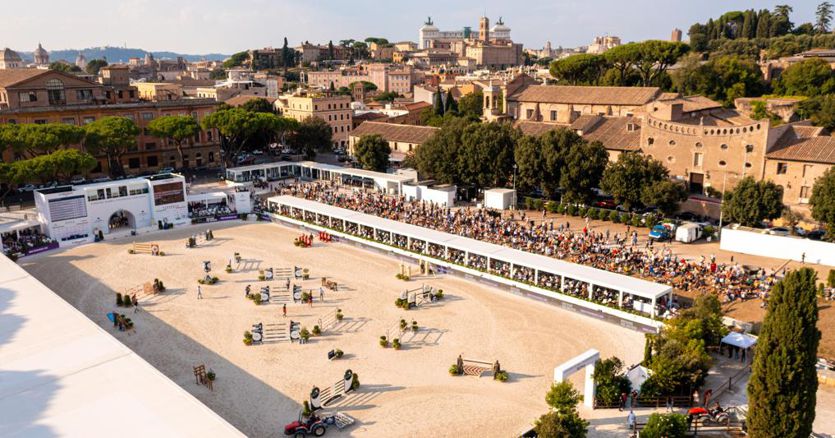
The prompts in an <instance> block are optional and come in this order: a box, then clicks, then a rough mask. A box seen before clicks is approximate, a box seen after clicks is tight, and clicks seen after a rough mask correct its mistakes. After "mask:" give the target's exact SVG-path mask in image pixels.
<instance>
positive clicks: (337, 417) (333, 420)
mask: <svg viewBox="0 0 835 438" xmlns="http://www.w3.org/2000/svg"><path fill="white" fill-rule="evenodd" d="M353 423H354V419H353V418H351V417H350V416H348V415H346V414H343V413H340V412H336V413H334V414H333V415H328V416H326V417H324V418H320V417H319V416H318V415H316V414H311V415H310V417H309V418H306V419H305V418H304V417H303V416H302V414H301V413H299V419H298V420H296V421H294V422H292V423H290V424H288V425H286V426H284V435H287V436H293V437H296V438H301V437H304V436H307V435H308V434H312V435H314V436H322V435H324V434H325V433H326V432H327V430H328V427H330V426H336V427H337V429H342V428H343V427H347V426H350V425H351V424H353Z"/></svg>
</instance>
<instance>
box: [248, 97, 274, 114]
mask: <svg viewBox="0 0 835 438" xmlns="http://www.w3.org/2000/svg"><path fill="white" fill-rule="evenodd" d="M241 108H243V109H245V110H247V111H251V112H256V113H270V114H275V108H274V107H273V104H271V103H270V101H269V100H267V99H264V98H261V97H259V98H256V99H250V100H248V101H246V102H244V104H243V105H241Z"/></svg>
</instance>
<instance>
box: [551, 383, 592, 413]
mask: <svg viewBox="0 0 835 438" xmlns="http://www.w3.org/2000/svg"><path fill="white" fill-rule="evenodd" d="M581 401H583V396H582V395H581V394H580V392H579V391H577V389H575V388H574V385H572V384H571V382H568V381H563V382H559V383H552V384H551V388H550V389H549V390H548V392H547V393H546V394H545V403H548V406H550V407H551V409H553V410H554V412H556V413H558V414H567V413H569V412H571V411H573V410H574V409H576V408H577V404H578V403H580V402H581Z"/></svg>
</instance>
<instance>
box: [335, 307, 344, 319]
mask: <svg viewBox="0 0 835 438" xmlns="http://www.w3.org/2000/svg"><path fill="white" fill-rule="evenodd" d="M344 317H345V315H343V314H342V309H336V320H337V321H342V318H344Z"/></svg>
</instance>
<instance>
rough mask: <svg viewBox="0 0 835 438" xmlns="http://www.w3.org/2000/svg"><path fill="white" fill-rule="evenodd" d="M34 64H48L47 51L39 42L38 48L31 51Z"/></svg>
mask: <svg viewBox="0 0 835 438" xmlns="http://www.w3.org/2000/svg"><path fill="white" fill-rule="evenodd" d="M32 55H33V57H34V60H35V65H36V66H39V67H40V66H47V65H49V52H47V51H46V50H45V49H44V48H43V46H42V45H41V43H38V48H37V49H35V51H34V52H33V53H32Z"/></svg>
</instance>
